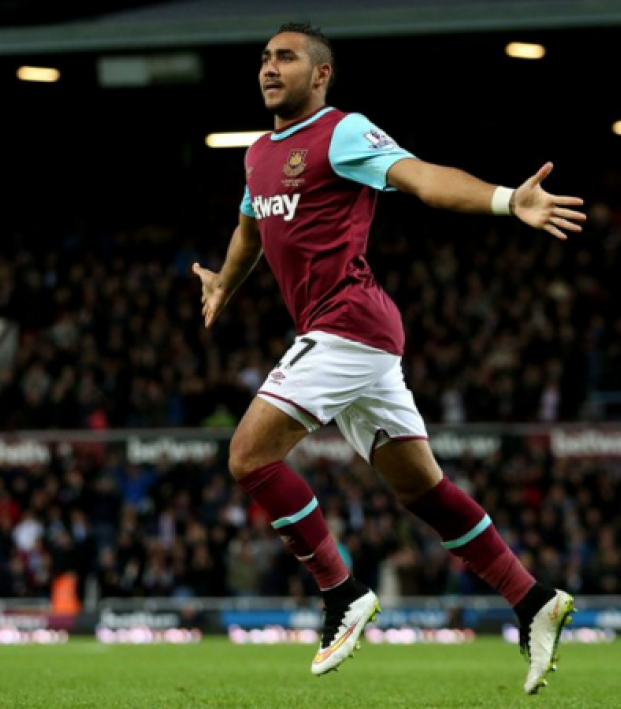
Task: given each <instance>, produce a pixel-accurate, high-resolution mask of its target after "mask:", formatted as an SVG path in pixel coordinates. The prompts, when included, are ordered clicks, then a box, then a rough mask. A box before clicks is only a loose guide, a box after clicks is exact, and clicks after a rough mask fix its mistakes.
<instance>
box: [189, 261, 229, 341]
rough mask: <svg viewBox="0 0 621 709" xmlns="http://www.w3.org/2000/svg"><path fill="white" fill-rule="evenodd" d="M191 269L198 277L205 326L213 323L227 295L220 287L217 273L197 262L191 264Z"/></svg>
mask: <svg viewBox="0 0 621 709" xmlns="http://www.w3.org/2000/svg"><path fill="white" fill-rule="evenodd" d="M192 271H193V272H194V273H195V274H196V275H197V276H198V277H199V278H200V280H201V286H202V295H201V303H202V304H203V310H202V312H203V317H204V318H205V327H206V328H209V327H211V326H212V325H213V322H214V320H215V319H216V317H217V316H218V315H219V314H220V312H221V310H222V308H224V306H225V305H226V303H227V300H228V299H229V296H228V295H227V294H226V293H225V292H224V290H223V289H222V287H221V285H220V282H219V276H218V274H217V273H214V272H213V271H210V270H209V269H207V268H202V266H201V265H200V264H198V263H194V264H193V265H192Z"/></svg>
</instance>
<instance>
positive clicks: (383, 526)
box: [0, 441, 621, 602]
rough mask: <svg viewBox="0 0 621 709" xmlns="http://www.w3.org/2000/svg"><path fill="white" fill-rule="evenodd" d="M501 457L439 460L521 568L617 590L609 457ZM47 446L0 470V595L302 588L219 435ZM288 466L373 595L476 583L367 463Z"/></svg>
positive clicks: (304, 576) (619, 564)
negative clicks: (154, 453) (129, 457)
mask: <svg viewBox="0 0 621 709" xmlns="http://www.w3.org/2000/svg"><path fill="white" fill-rule="evenodd" d="M509 447H510V448H513V449H514V450H513V452H512V453H511V452H501V451H499V452H497V453H493V454H490V455H488V456H487V457H485V458H482V459H474V458H472V457H469V456H467V455H466V456H462V457H461V458H459V459H456V460H452V461H442V462H443V467H444V469H445V472H446V474H447V475H448V476H449V477H451V479H453V480H454V482H456V483H457V484H458V485H460V486H462V487H463V488H464V489H466V490H467V491H468V492H470V493H471V494H473V495H474V496H475V498H476V499H477V500H479V501H480V502H481V504H482V505H484V506H485V508H486V509H487V510H488V512H489V514H490V515H491V516H492V518H493V519H494V521H495V523H496V525H497V527H498V529H499V530H500V532H501V533H502V534H503V536H504V537H505V539H506V540H507V542H508V543H509V545H510V546H511V548H512V549H513V550H514V551H515V552H516V553H517V554H518V555H519V557H520V558H521V559H522V561H523V562H524V563H525V564H526V566H527V568H529V569H531V570H532V571H533V572H534V573H535V574H536V575H537V577H538V578H539V579H540V580H542V581H544V582H547V583H550V584H552V585H555V586H557V585H560V586H562V587H563V588H567V589H568V590H570V591H572V592H576V593H584V594H596V593H614V594H620V593H621V553H620V552H619V549H620V548H621V523H620V522H619V516H618V514H617V512H618V500H619V496H620V495H621V474H620V472H621V471H620V469H619V467H618V466H617V467H616V468H615V467H613V466H612V464H611V462H610V461H607V462H600V463H597V462H594V461H590V462H589V461H579V460H571V461H570V462H564V461H563V460H555V459H554V458H552V457H549V456H548V454H547V453H542V452H541V450H540V449H537V448H533V449H529V447H528V445H525V444H523V443H519V442H518V444H517V445H516V442H515V441H514V442H510V446H509ZM93 449H94V451H95V454H91V452H89V451H90V448H89V445H84V446H82V447H80V448H75V449H74V450H73V451H72V452H68V450H67V449H65V448H63V447H60V448H59V450H58V453H57V454H56V455H55V456H54V457H53V459H52V462H51V464H48V465H29V466H19V465H10V464H5V465H4V466H3V467H2V468H1V469H0V471H1V473H2V475H1V477H0V597H18V598H31V597H34V598H48V597H49V595H50V592H51V584H52V583H53V581H54V579H55V578H56V577H57V576H58V575H62V574H63V573H65V572H72V573H74V574H75V575H76V576H77V580H78V585H77V588H78V593H79V597H80V598H81V599H82V600H84V599H85V597H86V596H87V595H89V597H90V600H91V602H93V601H96V600H98V599H101V598H103V597H120V598H128V597H141V596H158V597H169V598H179V599H183V598H192V597H206V596H209V597H224V596H236V597H254V596H292V597H296V598H301V599H302V598H304V597H310V596H313V595H316V593H317V589H316V587H315V585H314V582H313V581H312V578H311V577H310V576H309V575H308V573H307V572H306V571H305V569H304V567H302V566H301V565H300V564H299V563H298V562H297V560H296V559H295V557H293V555H292V554H291V553H290V552H289V551H288V550H287V548H286V547H284V546H283V545H282V543H281V541H280V539H279V537H278V536H277V535H276V534H275V532H274V531H273V530H272V529H271V527H270V525H269V521H268V520H267V518H266V517H265V515H264V513H263V512H262V510H261V509H260V508H258V507H256V506H255V505H254V503H252V502H250V501H249V499H248V498H246V496H245V495H244V494H243V493H242V491H241V489H240V488H239V487H238V486H237V485H235V484H234V483H233V480H232V478H231V477H230V476H229V475H228V473H227V471H226V461H225V457H226V456H225V453H226V446H225V445H223V446H222V450H221V454H215V455H214V456H212V457H206V458H205V460H204V461H202V462H200V463H176V464H173V463H171V462H169V461H167V460H166V459H165V458H162V459H161V460H159V461H158V462H157V463H156V464H154V465H137V464H129V463H127V462H125V461H124V459H123V456H121V455H119V454H118V452H116V451H113V450H112V451H111V450H106V449H102V447H101V445H100V444H98V445H97V446H94V447H93ZM298 469H299V470H300V472H301V473H302V474H304V475H305V476H306V477H307V479H308V480H309V482H310V484H311V485H312V486H313V488H314V490H315V491H316V494H317V497H318V499H319V501H320V503H321V504H322V506H323V509H324V513H325V516H326V519H327V523H328V526H329V528H330V531H331V533H332V534H333V535H334V537H335V539H336V540H337V542H338V544H339V547H340V549H341V553H342V555H343V558H344V560H345V561H346V563H347V564H348V565H349V566H350V568H352V569H353V571H354V573H355V574H356V576H357V577H358V578H359V579H360V580H361V581H363V582H365V583H367V584H369V585H370V586H372V587H373V588H376V589H378V590H379V592H380V594H381V595H383V596H384V597H391V598H392V597H394V598H398V597H401V596H413V595H442V594H457V593H458V594H487V593H489V592H490V589H489V588H488V587H486V586H485V584H483V583H482V582H481V581H480V580H478V579H477V578H476V577H475V576H474V575H472V574H471V573H470V572H469V571H468V570H467V569H466V568H465V567H464V566H463V565H462V564H461V562H459V561H458V560H457V559H456V558H455V557H453V556H451V555H450V554H449V553H448V552H446V551H445V550H444V549H443V548H442V547H441V546H440V544H439V543H438V539H437V537H436V534H435V532H433V531H432V530H431V529H430V528H427V527H426V526H425V525H424V524H423V523H421V522H420V521H418V520H416V519H415V518H413V517H411V516H409V515H408V514H407V513H405V512H404V511H403V510H402V509H401V508H400V507H399V505H398V504H397V503H396V500H395V498H394V497H393V495H392V493H391V492H390V491H389V490H388V489H387V488H386V487H385V485H384V483H383V482H382V480H381V478H380V477H379V476H378V475H377V474H376V473H375V472H374V471H373V470H372V469H371V468H369V466H368V465H367V464H366V463H364V462H363V461H361V460H360V459H355V460H354V463H353V464H352V465H347V466H345V465H344V464H342V463H335V462H330V461H329V460H328V459H325V458H319V459H316V460H314V461H312V462H307V463H306V464H300V465H299V467H298Z"/></svg>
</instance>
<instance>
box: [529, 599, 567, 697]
mask: <svg viewBox="0 0 621 709" xmlns="http://www.w3.org/2000/svg"><path fill="white" fill-rule="evenodd" d="M573 610H574V599H573V598H572V596H570V595H569V594H568V593H566V592H565V591H560V590H558V589H557V590H556V594H555V595H554V596H553V598H551V599H550V600H549V601H548V602H547V603H546V604H545V605H544V606H542V607H541V608H540V609H539V611H537V613H535V615H534V616H533V617H532V619H531V621H530V623H529V624H528V625H524V626H523V627H521V628H520V646H521V650H522V652H523V653H524V654H525V655H526V657H527V658H528V675H527V676H526V682H524V691H525V692H526V694H537V692H538V691H539V689H540V688H541V687H545V686H546V685H547V681H546V675H547V674H548V672H550V671H554V670H556V663H557V661H558V654H557V648H558V643H559V640H560V637H561V632H562V631H563V628H564V627H565V625H566V624H567V623H570V622H571V616H570V613H571V612H572V611H573Z"/></svg>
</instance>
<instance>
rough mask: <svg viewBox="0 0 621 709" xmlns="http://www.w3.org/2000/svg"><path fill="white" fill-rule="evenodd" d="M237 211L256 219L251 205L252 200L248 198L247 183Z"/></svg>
mask: <svg viewBox="0 0 621 709" xmlns="http://www.w3.org/2000/svg"><path fill="white" fill-rule="evenodd" d="M239 211H240V212H241V213H242V214H245V215H246V216H247V217H252V218H253V219H256V215H255V213H254V209H253V207H252V200H251V199H250V192H249V191H248V185H246V187H245V188H244V196H243V197H242V201H241V204H240V205H239Z"/></svg>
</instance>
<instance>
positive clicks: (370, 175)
mask: <svg viewBox="0 0 621 709" xmlns="http://www.w3.org/2000/svg"><path fill="white" fill-rule="evenodd" d="M403 158H416V156H415V155H413V154H412V153H410V152H409V151H407V150H405V149H404V148H402V147H400V146H399V145H397V143H396V142H395V141H394V140H393V139H392V138H391V137H390V136H388V135H386V133H384V131H383V130H380V129H379V128H378V127H377V126H376V125H374V124H373V123H371V121H369V119H368V118H366V117H365V116H363V115H362V114H360V113H350V114H348V115H347V116H345V118H343V120H342V121H340V122H339V123H338V124H337V126H336V128H335V129H334V133H333V134H332V140H331V142H330V149H329V151H328V159H329V160H330V164H331V165H332V169H333V170H334V172H336V174H337V175H339V176H340V177H344V178H345V179H347V180H354V181H355V182H360V183H362V184H363V185H367V186H368V187H373V188H374V189H376V190H385V191H393V190H394V189H395V188H394V187H391V186H390V185H387V184H386V173H387V172H388V170H389V168H390V167H392V165H394V164H395V163H396V162H397V160H402V159H403Z"/></svg>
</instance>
